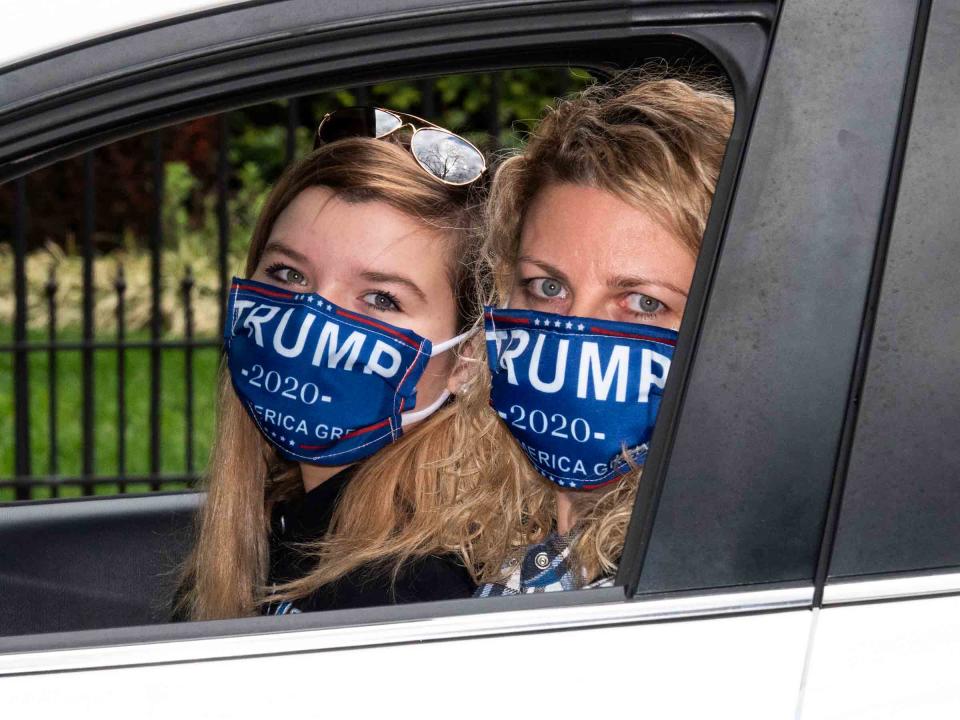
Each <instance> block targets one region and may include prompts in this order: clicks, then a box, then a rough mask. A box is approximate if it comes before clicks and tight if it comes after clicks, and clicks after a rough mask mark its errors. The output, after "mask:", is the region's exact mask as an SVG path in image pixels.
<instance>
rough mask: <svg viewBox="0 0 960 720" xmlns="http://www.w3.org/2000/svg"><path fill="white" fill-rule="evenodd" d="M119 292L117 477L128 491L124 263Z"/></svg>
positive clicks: (119, 273) (116, 282)
mask: <svg viewBox="0 0 960 720" xmlns="http://www.w3.org/2000/svg"><path fill="white" fill-rule="evenodd" d="M113 289H114V290H115V291H116V293H117V477H118V479H119V480H118V485H119V491H120V492H121V493H125V492H126V491H127V481H126V479H125V478H126V477H127V353H126V350H127V349H126V344H125V342H124V340H125V339H126V307H125V305H124V303H125V302H126V298H125V295H126V292H127V279H126V276H125V275H124V272H123V265H121V264H119V263H118V264H117V275H116V277H115V278H114V280H113Z"/></svg>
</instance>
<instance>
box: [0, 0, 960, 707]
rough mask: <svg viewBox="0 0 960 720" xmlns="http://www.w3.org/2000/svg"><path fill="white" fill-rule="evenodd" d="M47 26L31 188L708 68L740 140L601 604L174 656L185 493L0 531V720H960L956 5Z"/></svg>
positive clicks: (249, 13) (96, 503) (228, 14)
mask: <svg viewBox="0 0 960 720" xmlns="http://www.w3.org/2000/svg"><path fill="white" fill-rule="evenodd" d="M34 5H35V6H37V9H36V10H30V9H29V7H27V8H26V9H18V10H17V11H16V13H14V15H13V23H12V25H10V24H8V26H7V28H6V30H5V31H4V32H5V33H7V34H9V35H11V36H13V35H15V36H17V37H18V38H19V39H22V37H21V36H23V37H27V38H33V37H36V38H37V39H36V43H35V44H34V45H33V46H31V44H30V41H29V40H28V41H26V42H22V43H20V44H19V45H12V44H11V43H8V44H7V49H6V50H4V51H2V52H3V53H5V55H2V56H0V57H2V60H0V62H2V63H3V64H2V65H0V182H12V183H14V185H16V184H17V182H18V181H17V178H20V177H23V176H25V175H26V174H27V173H29V172H31V171H33V170H36V169H38V168H41V167H43V166H45V165H48V164H50V163H53V162H55V161H57V160H59V159H62V158H65V157H69V156H72V155H76V154H78V153H82V152H84V151H86V150H88V149H90V148H93V147H97V146H101V145H104V144H106V143H109V142H111V141H113V140H116V139H118V138H122V137H127V136H131V135H134V134H137V133H140V132H145V131H149V130H153V129H156V128H162V127H164V126H167V125H171V124H173V123H175V122H179V121H181V120H184V119H188V118H191V117H197V116H200V115H207V114H211V113H216V112H219V111H222V110H226V109H228V108H235V107H239V106H244V105H250V104H253V103H256V102H260V101H264V100H267V99H277V98H284V97H288V96H292V95H297V94H303V93H306V92H310V91H314V90H319V89H327V88H335V87H344V86H350V87H355V86H357V85H362V84H367V83H373V82H381V81H385V80H391V79H409V78H419V77H423V76H425V75H438V74H444V73H453V72H464V71H469V70H490V69H498V68H500V69H502V68H512V67H522V66H543V65H559V66H580V67H591V68H594V69H596V70H597V71H598V72H614V71H615V70H616V69H617V68H622V67H626V66H631V65H637V64H640V63H642V62H644V61H645V60H647V59H650V58H659V57H665V58H667V59H671V60H681V59H685V58H686V59H695V60H698V61H701V62H702V61H704V60H709V61H710V62H712V63H714V66H715V67H716V68H717V69H718V71H721V72H723V73H725V74H726V75H727V77H728V78H729V81H730V83H731V84H732V86H733V89H734V92H735V98H736V124H735V127H734V131H733V136H732V138H731V140H730V144H729V147H728V152H727V156H726V159H725V161H724V166H723V171H722V175H721V178H720V181H719V184H718V188H717V193H716V197H715V202H714V207H713V211H712V214H711V219H710V223H709V227H708V229H707V232H706V236H705V239H704V247H703V251H702V252H701V254H700V258H699V262H698V266H697V271H696V275H695V278H694V282H693V287H692V290H691V295H690V301H689V303H688V305H687V312H686V316H685V318H684V321H683V327H682V329H681V334H680V341H679V344H678V346H677V353H676V357H675V361H674V364H673V369H672V372H671V375H670V379H669V383H668V386H667V388H666V396H665V399H664V404H663V407H662V410H661V412H660V418H659V423H658V425H657V428H656V433H655V435H654V439H653V442H652V447H651V452H650V454H649V459H648V462H647V465H646V470H645V473H644V482H643V484H642V488H641V491H640V495H639V497H638V501H637V507H636V509H635V513H634V520H633V523H632V526H631V529H630V532H629V534H628V538H627V541H626V544H625V547H624V551H623V557H622V561H621V566H620V573H619V575H618V578H617V586H616V587H613V588H607V589H597V590H584V591H579V592H570V593H550V594H544V595H537V596H524V597H512V598H494V599H483V600H479V599H474V600H458V601H447V602H437V603H423V604H416V605H407V606H397V607H382V608H372V609H359V610H349V611H337V612H330V613H316V614H304V615H299V616H289V617H280V618H276V617H270V618H253V619H244V620H232V621H218V622H198V623H175V624H170V623H166V622H165V619H166V614H165V613H166V608H165V606H164V604H163V603H162V602H161V601H160V598H163V597H166V596H167V595H168V591H169V588H170V584H171V582H172V574H171V568H173V567H174V566H175V564H176V562H177V561H178V560H179V558H180V557H182V554H183V552H184V551H185V548H186V544H187V542H188V540H187V538H188V535H189V526H190V521H191V517H192V514H193V512H194V511H195V509H196V507H197V505H198V504H199V503H200V502H201V501H202V498H201V497H200V496H199V495H197V494H194V493H179V494H160V495H146V496H130V497H118V498H110V499H81V500H53V501H44V502H28V503H10V504H7V505H5V506H3V507H0V635H2V637H0V714H2V716H3V717H5V718H19V717H71V718H77V717H96V718H104V717H124V718H130V717H136V718H153V717H157V718H161V717H162V718H167V719H169V718H174V717H176V718H182V717H198V718H206V717H225V718H226V717H229V718H241V717H250V718H254V717H256V718H263V717H275V716H277V715H285V714H296V715H304V716H308V717H313V716H316V717H321V716H336V715H339V716H345V715H348V714H349V715H358V716H360V717H368V716H375V715H376V714H383V715H386V716H391V717H392V716H401V717H407V716H411V717H412V716H417V717H423V716H426V717H460V716H463V717H481V716H482V717H490V716H493V717H496V716H502V715H507V716H514V715H517V716H535V717H574V716H584V715H587V714H588V713H589V714H600V713H603V714H617V715H623V714H624V713H629V714H630V715H631V716H634V715H635V716H637V717H643V718H708V717H709V718H737V719H738V720H745V719H746V718H758V719H762V720H772V719H774V718H803V720H819V719H822V718H843V719H844V720H850V719H852V718H956V717H960V681H958V680H957V673H956V658H957V653H958V649H960V595H958V593H960V312H958V311H957V308H958V307H960V282H957V275H958V272H960V243H958V242H957V237H958V228H960V202H958V199H960V198H958V195H957V188H958V187H960V56H958V55H957V52H956V48H957V46H958V42H960V2H957V1H956V0H932V1H931V0H784V1H783V2H775V1H772V0H771V1H764V0H750V1H747V0H744V1H737V0H731V1H729V2H709V1H707V2H692V1H684V0H675V1H674V2H659V1H658V2H654V1H652V0H623V1H622V2H606V1H602V0H579V1H571V0H566V1H564V0H457V1H455V2H454V1H451V0H367V1H365V2H355V3H344V2H317V1H316V0H283V1H276V2H233V3H229V2H228V3H189V2H178V3H176V4H175V5H170V4H164V3H159V2H157V3H147V4H140V5H138V4H137V3H131V4H130V5H131V8H126V9H122V8H124V5H123V4H122V3H121V4H114V5H115V6H116V8H117V11H118V12H117V15H116V16H115V17H111V20H110V21H104V23H106V22H109V23H111V25H110V26H109V27H108V26H107V25H106V24H103V23H101V24H100V25H99V26H97V25H96V22H95V21H94V19H95V14H94V13H93V11H92V10H91V11H90V12H89V13H84V14H82V15H80V16H77V15H76V14H75V15H73V16H71V15H70V11H68V10H67V9H64V11H63V13H64V14H63V16H62V17H60V18H59V19H60V20H61V22H59V23H58V24H56V26H55V27H56V32H53V31H51V33H44V32H42V27H43V23H39V24H38V23H36V22H35V20H36V18H37V17H43V15H42V13H50V14H57V11H56V10H50V8H49V7H48V4H47V3H35V4H34ZM64 5H67V3H64ZM101 5H104V4H102V3H101V4H91V5H89V6H88V7H91V8H99V7H100V6H101ZM190 7H193V8H195V9H194V10H190ZM157 8H166V9H165V10H161V11H160V12H162V13H165V14H168V15H169V13H170V12H172V11H173V10H176V11H177V12H182V13H183V14H178V15H176V16H173V17H169V16H168V17H164V18H162V19H155V14H156V13H157ZM124 13H127V14H126V15H125V14H124ZM18 14H19V15H18ZM71 17H74V18H75V20H74V21H73V22H69V20H70V18H71ZM92 18H94V19H92ZM8 20H9V18H8ZM17 22H21V23H22V25H21V26H20V27H22V32H18V30H17V25H16V23H17ZM51 22H52V21H51ZM31 23H33V24H31ZM115 25H123V26H124V27H122V28H120V29H117V27H115ZM38 27H39V28H41V30H38V29H37V28H38ZM57 33H59V34H57ZM77 33H80V34H85V35H86V34H93V36H92V37H90V38H84V39H82V41H81V40H79V39H77V38H76V37H75V35H76V34H77ZM0 240H5V238H0ZM13 240H14V245H15V246H16V243H17V239H16V238H13ZM4 282H6V280H4ZM3 288H4V289H3V290H2V292H3V293H11V292H13V291H14V290H12V289H11V288H10V286H8V285H3ZM16 292H17V293H19V291H18V290H17V291H16ZM25 352H26V351H25V350H24V349H23V348H22V347H21V346H20V345H17V344H16V343H14V344H12V345H10V344H8V345H4V346H0V353H10V354H12V355H13V356H15V357H14V363H12V364H11V365H10V367H13V368H14V374H13V377H11V376H9V375H5V376H0V382H4V383H15V382H16V379H17V369H16V368H17V367H19V366H18V365H17V363H18V362H20V361H19V360H17V357H22V356H23V354H24V353H25ZM4 367H6V366H4Z"/></svg>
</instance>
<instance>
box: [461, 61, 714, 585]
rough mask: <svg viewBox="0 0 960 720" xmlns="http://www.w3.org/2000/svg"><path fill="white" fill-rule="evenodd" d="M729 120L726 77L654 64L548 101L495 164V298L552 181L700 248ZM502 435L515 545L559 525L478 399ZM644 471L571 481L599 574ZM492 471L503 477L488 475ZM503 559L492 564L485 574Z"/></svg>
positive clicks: (582, 559) (615, 547)
mask: <svg viewBox="0 0 960 720" xmlns="http://www.w3.org/2000/svg"><path fill="white" fill-rule="evenodd" d="M732 125H733V101H732V99H731V98H730V96H729V95H728V94H727V93H726V91H725V90H724V89H723V87H722V85H721V84H720V83H719V82H715V81H709V80H707V79H705V78H703V77H699V76H694V75H691V74H689V73H687V74H685V75H683V76H674V77H669V76H668V72H667V71H665V70H662V69H659V70H658V69H656V68H653V69H651V68H646V69H644V70H642V71H640V72H638V73H631V74H625V75H623V76H621V77H619V78H618V79H616V80H615V81H612V82H610V83H605V84H597V85H594V86H592V87H589V88H587V89H586V90H584V91H583V92H582V93H580V94H578V95H576V96H574V97H571V98H568V99H565V100H561V101H559V102H558V103H557V104H556V106H555V107H553V108H550V109H548V111H547V113H546V115H545V116H544V118H543V119H542V120H541V121H540V123H539V124H538V126H537V128H536V130H535V131H534V132H533V134H532V136H531V137H530V139H529V141H528V143H527V145H526V147H525V148H524V149H523V151H522V152H520V153H519V154H517V155H514V156H513V157H510V158H509V159H507V160H505V161H504V162H503V163H502V164H501V165H500V167H499V169H498V171H497V174H496V177H495V179H494V182H493V185H492V187H491V192H490V199H489V202H488V204H487V213H486V242H485V246H484V251H485V257H486V261H487V263H488V264H490V265H491V266H492V267H493V269H494V273H495V285H496V290H497V294H498V297H499V298H506V297H507V296H508V293H509V292H510V289H511V288H512V287H513V284H514V279H515V273H516V264H517V257H518V254H519V251H520V238H521V231H522V228H523V223H524V219H525V215H526V212H527V209H528V208H529V207H530V205H531V203H532V202H533V199H534V198H535V197H536V196H537V194H538V193H539V192H541V190H543V188H545V187H546V186H547V185H549V184H551V183H561V182H562V183H571V184H576V185H584V186H589V187H593V188H597V189H600V190H604V191H606V192H609V193H612V194H613V195H616V196H617V197H619V198H620V199H622V200H624V201H625V202H627V203H629V204H630V205H633V206H634V207H638V208H641V209H643V210H645V211H647V212H649V213H651V214H652V215H653V216H654V217H655V218H657V219H658V220H659V221H660V222H661V223H662V224H663V225H664V226H665V227H667V228H670V229H671V230H672V231H674V232H675V234H676V235H677V236H678V237H679V238H680V239H681V240H682V242H683V243H684V245H685V247H686V248H687V249H688V250H690V251H691V252H692V253H693V254H694V255H696V254H697V253H698V252H699V250H700V244H701V239H702V236H703V231H704V228H705V226H706V222H707V214H708V213H709V211H710V205H711V203H712V199H713V190H714V187H715V185H716V182H717V176H718V175H719V173H720V164H721V161H722V159H723V155H724V152H725V149H726V144H727V138H728V137H729V135H730V131H731V128H732ZM470 412H472V413H474V414H475V415H476V416H478V417H479V416H482V417H486V418H487V425H488V430H487V432H489V433H491V434H495V435H498V436H499V437H500V438H501V440H500V443H501V444H502V450H501V455H503V456H506V455H510V456H516V458H517V459H510V460H508V459H506V458H505V457H501V458H500V459H499V460H498V461H497V462H496V463H494V464H492V465H490V466H489V469H490V470H491V472H492V473H501V472H503V469H504V466H505V465H510V466H513V467H517V468H519V472H520V473H521V476H520V478H519V480H518V481H519V482H521V483H523V484H524V486H525V488H526V490H525V500H524V502H525V508H524V517H525V518H526V520H527V522H526V524H524V525H523V526H521V527H520V528H519V531H518V533H517V535H516V536H515V543H514V544H515V545H521V544H522V543H523V542H530V541H539V540H540V539H542V537H543V536H544V535H545V534H546V533H547V532H549V530H550V529H551V528H552V527H553V526H554V525H555V521H556V504H555V502H556V501H555V493H554V492H553V489H554V488H553V485H551V484H549V483H548V482H547V481H546V480H544V479H542V478H541V477H540V476H539V475H537V474H536V473H535V472H534V471H533V469H532V467H531V466H530V465H529V463H528V462H526V460H525V458H524V457H523V455H522V453H521V451H520V450H519V448H518V447H517V445H516V443H515V442H514V441H513V438H512V437H511V436H510V435H509V433H508V432H507V430H506V428H505V427H504V426H503V424H502V423H501V422H500V421H499V420H498V419H497V417H496V414H495V413H493V412H491V410H490V408H489V407H487V406H486V404H485V403H477V404H475V405H473V406H471V408H470ZM640 475H641V470H640V469H637V470H634V471H632V472H630V473H628V474H627V476H626V477H624V478H623V479H622V480H621V481H620V482H617V483H613V484H612V485H610V486H608V487H607V488H604V489H599V490H590V491H579V492H573V496H572V497H573V500H574V502H573V505H574V515H575V518H576V533H575V535H576V537H575V540H574V545H573V548H572V556H573V558H574V559H575V562H576V563H577V564H578V565H579V568H580V570H581V571H582V573H581V574H582V577H583V578H585V579H587V580H591V579H593V578H596V577H599V576H601V575H609V574H611V573H613V572H614V571H615V570H616V567H617V562H618V560H619V557H620V552H621V550H622V547H623V539H624V536H625V534H626V530H627V525H628V524H629V520H630V514H631V509H632V506H633V501H634V497H635V495H636V489H637V485H638V483H639V481H640ZM486 479H487V481H488V482H498V478H497V477H495V476H494V475H487V476H486ZM501 574H502V570H501V568H494V567H493V566H492V565H490V566H487V568H486V571H485V579H497V578H498V576H499V575H501Z"/></svg>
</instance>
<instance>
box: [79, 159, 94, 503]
mask: <svg viewBox="0 0 960 720" xmlns="http://www.w3.org/2000/svg"><path fill="white" fill-rule="evenodd" d="M94 182H95V178H94V172H93V150H90V151H88V152H86V153H84V155H83V223H82V225H81V235H82V238H81V239H82V244H83V352H82V356H83V370H82V375H83V414H82V422H83V471H82V474H83V479H84V482H83V494H84V495H92V494H93V482H92V478H93V474H94V471H95V468H94V451H95V449H96V437H95V436H96V433H95V430H96V422H95V420H94V416H95V413H94V402H95V400H94V397H95V395H94V374H93V340H94V338H93V299H94V298H93V292H94V291H93V254H94V247H93V233H94V229H95V225H94V223H95V220H94V217H95V212H96V207H95V196H94V190H95V186H94Z"/></svg>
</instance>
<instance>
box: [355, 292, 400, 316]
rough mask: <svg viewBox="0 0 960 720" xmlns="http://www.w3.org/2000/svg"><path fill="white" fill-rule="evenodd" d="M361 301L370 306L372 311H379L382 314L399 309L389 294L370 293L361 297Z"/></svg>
mask: <svg viewBox="0 0 960 720" xmlns="http://www.w3.org/2000/svg"><path fill="white" fill-rule="evenodd" d="M362 299H363V301H364V302H365V303H366V304H367V305H370V306H371V307H372V308H373V309H374V310H380V311H382V312H391V311H396V310H399V309H400V306H399V305H397V301H396V298H394V297H393V295H391V294H390V293H385V292H371V293H367V294H366V295H364V296H363V298H362Z"/></svg>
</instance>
